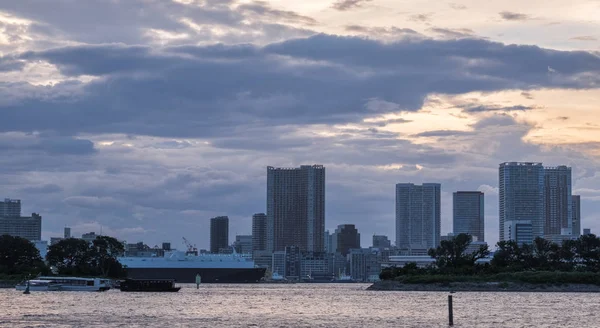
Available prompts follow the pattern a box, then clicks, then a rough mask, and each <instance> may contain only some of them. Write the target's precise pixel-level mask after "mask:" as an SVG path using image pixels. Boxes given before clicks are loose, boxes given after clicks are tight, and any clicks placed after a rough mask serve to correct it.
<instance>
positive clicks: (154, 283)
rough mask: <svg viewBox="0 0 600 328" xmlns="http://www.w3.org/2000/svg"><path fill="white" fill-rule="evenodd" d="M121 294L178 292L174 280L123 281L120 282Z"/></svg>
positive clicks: (178, 288)
mask: <svg viewBox="0 0 600 328" xmlns="http://www.w3.org/2000/svg"><path fill="white" fill-rule="evenodd" d="M119 288H120V289H121V291H122V292H178V291H179V290H180V289H181V287H176V286H175V280H174V279H125V280H123V281H121V284H120V287H119Z"/></svg>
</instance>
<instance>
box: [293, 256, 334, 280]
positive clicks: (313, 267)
mask: <svg viewBox="0 0 600 328" xmlns="http://www.w3.org/2000/svg"><path fill="white" fill-rule="evenodd" d="M300 277H302V279H306V278H308V279H314V280H321V281H323V280H324V281H327V280H331V278H332V277H333V276H332V274H331V272H330V270H329V255H328V254H327V253H325V252H301V255H300Z"/></svg>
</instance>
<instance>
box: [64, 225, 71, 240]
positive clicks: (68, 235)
mask: <svg viewBox="0 0 600 328" xmlns="http://www.w3.org/2000/svg"><path fill="white" fill-rule="evenodd" d="M63 236H64V238H65V239H67V238H71V228H69V227H65V230H64V233H63Z"/></svg>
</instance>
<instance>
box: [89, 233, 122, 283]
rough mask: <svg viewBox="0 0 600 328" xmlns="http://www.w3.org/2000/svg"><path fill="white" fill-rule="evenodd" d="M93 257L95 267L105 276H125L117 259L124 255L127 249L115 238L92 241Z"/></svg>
mask: <svg viewBox="0 0 600 328" xmlns="http://www.w3.org/2000/svg"><path fill="white" fill-rule="evenodd" d="M92 248H93V257H94V260H95V265H96V267H97V268H99V269H100V272H101V274H102V275H103V276H105V277H106V276H115V275H117V276H116V277H121V276H123V274H122V273H119V272H122V271H123V267H122V265H121V263H119V261H117V257H118V256H121V255H123V253H124V252H125V247H124V246H123V244H122V243H121V242H120V241H118V240H117V239H115V238H113V237H108V236H98V237H96V239H95V240H94V241H92Z"/></svg>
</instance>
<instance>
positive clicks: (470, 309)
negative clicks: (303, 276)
mask: <svg viewBox="0 0 600 328" xmlns="http://www.w3.org/2000/svg"><path fill="white" fill-rule="evenodd" d="M182 286H183V288H182V289H181V290H180V291H179V292H178V293H125V292H120V291H118V290H110V291H108V292H103V293H91V292H32V293H31V294H30V295H24V294H23V293H22V292H19V291H16V290H14V289H0V327H11V328H13V327H14V328H22V327H144V328H148V327H160V328H173V327H209V328H220V327H328V328H329V327H448V303H447V302H448V293H444V292H395V291H368V290H366V288H367V287H368V286H369V285H368V284H248V285H245V284H240V285H235V284H231V285H218V284H205V285H201V286H200V289H196V286H195V285H182ZM453 300H454V302H453V303H454V324H455V327H494V328H497V327H536V328H537V327H600V294H592V293H589V294H588V293H515V292H505V293H502V292H498V293H496V292H485V293H479V292H477V293H475V292H473V293H470V292H460V293H455V294H453Z"/></svg>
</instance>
